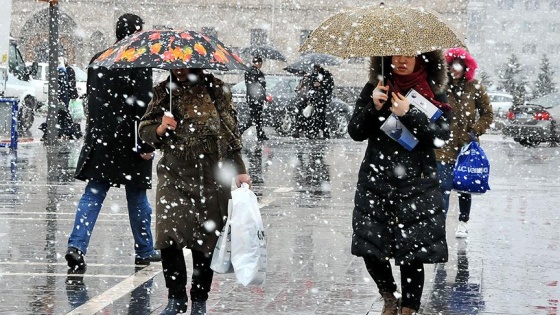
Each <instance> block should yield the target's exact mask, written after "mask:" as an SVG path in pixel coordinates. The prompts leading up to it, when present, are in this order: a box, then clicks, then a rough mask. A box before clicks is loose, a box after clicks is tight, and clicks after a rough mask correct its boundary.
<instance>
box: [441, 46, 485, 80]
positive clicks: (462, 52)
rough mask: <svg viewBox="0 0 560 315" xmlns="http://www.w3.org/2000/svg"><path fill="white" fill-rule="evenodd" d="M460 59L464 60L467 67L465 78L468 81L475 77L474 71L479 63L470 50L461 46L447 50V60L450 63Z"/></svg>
mask: <svg viewBox="0 0 560 315" xmlns="http://www.w3.org/2000/svg"><path fill="white" fill-rule="evenodd" d="M455 59H458V60H460V61H461V62H463V66H464V67H465V68H466V69H465V74H464V75H465V79H467V81H472V80H473V79H474V73H475V71H476V68H477V67H478V65H477V64H476V61H475V60H474V58H473V57H472V56H471V54H469V52H468V51H467V50H466V49H464V48H461V47H455V48H451V49H449V50H447V51H446V52H445V61H446V62H447V63H448V64H450V63H452V62H453V60H455Z"/></svg>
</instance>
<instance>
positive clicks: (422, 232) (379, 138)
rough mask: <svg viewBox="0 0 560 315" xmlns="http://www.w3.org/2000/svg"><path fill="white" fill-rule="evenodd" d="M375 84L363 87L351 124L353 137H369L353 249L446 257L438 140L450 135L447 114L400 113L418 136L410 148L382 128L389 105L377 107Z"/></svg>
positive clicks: (401, 256) (400, 260)
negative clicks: (432, 119)
mask: <svg viewBox="0 0 560 315" xmlns="http://www.w3.org/2000/svg"><path fill="white" fill-rule="evenodd" d="M373 90H374V85H373V84H371V83H367V84H366V86H365V87H364V88H363V90H362V92H361V94H360V97H359V99H358V101H357V102H356V107H355V109H354V114H353V116H352V119H351V121H350V124H349V126H348V133H349V134H350V136H351V137H352V139H354V140H356V141H364V140H368V147H367V150H366V154H365V157H364V159H363V161H362V164H361V166H360V171H359V175H358V185H357V190H356V194H355V207H354V212H353V218H352V226H353V231H354V233H353V235H352V254H354V255H357V256H375V257H377V258H378V259H381V260H385V259H389V258H395V262H396V264H397V265H400V264H404V263H408V262H411V261H412V260H415V261H420V262H423V263H437V262H445V261H447V243H446V240H445V213H444V212H443V207H442V195H441V193H440V190H439V178H438V175H437V174H438V173H437V166H436V159H435V153H434V147H435V145H434V140H435V139H436V138H439V139H442V140H446V139H448V138H449V127H448V124H447V119H446V118H445V117H446V115H443V116H442V117H440V119H439V120H438V121H436V123H430V124H428V123H427V117H426V116H425V114H423V113H422V112H420V111H419V110H417V109H413V108H411V110H409V111H408V112H407V113H406V114H405V115H404V116H402V117H400V118H399V120H400V121H401V122H402V123H403V125H405V126H406V127H407V128H408V129H409V130H410V131H411V132H413V133H414V134H415V136H416V138H418V140H419V143H418V144H417V146H416V147H415V148H414V149H413V150H412V151H407V150H406V149H405V148H404V147H402V146H401V145H400V144H398V143H397V142H396V141H394V140H393V139H391V138H389V137H388V136H387V135H386V134H385V133H384V132H383V131H382V130H381V129H380V127H381V125H382V124H383V120H384V119H383V118H387V117H389V115H390V111H389V109H388V108H387V106H385V107H384V108H382V109H381V111H377V110H375V106H374V104H373V100H372V98H371V95H372V93H373ZM441 97H443V98H444V99H443V101H446V98H445V96H443V95H441V96H438V97H436V99H438V98H439V99H438V100H442V99H441ZM390 102H391V99H389V100H388V101H387V104H390ZM446 114H447V113H446ZM441 142H443V141H441ZM436 143H438V142H437V141H436ZM441 144H443V143H441Z"/></svg>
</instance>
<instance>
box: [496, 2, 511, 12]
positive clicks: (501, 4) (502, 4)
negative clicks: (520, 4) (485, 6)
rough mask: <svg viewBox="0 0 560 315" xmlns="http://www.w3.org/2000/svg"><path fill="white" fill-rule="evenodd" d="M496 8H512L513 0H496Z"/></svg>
mask: <svg viewBox="0 0 560 315" xmlns="http://www.w3.org/2000/svg"><path fill="white" fill-rule="evenodd" d="M498 9H502V10H513V0H498Z"/></svg>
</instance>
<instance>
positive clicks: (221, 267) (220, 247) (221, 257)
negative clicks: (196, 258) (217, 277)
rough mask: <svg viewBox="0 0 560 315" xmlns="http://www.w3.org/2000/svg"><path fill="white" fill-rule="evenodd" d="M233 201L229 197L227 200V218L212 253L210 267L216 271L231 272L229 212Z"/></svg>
mask: <svg viewBox="0 0 560 315" xmlns="http://www.w3.org/2000/svg"><path fill="white" fill-rule="evenodd" d="M232 207H233V203H232V201H231V199H230V200H229V201H228V219H227V221H226V224H225V225H224V228H223V229H222V231H221V232H220V237H219V238H218V243H216V247H215V248H214V253H213V254H212V262H211V263H210V268H212V270H214V271H215V272H217V273H233V265H232V264H231V213H232Z"/></svg>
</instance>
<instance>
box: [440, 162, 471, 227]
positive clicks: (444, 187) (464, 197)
mask: <svg viewBox="0 0 560 315" xmlns="http://www.w3.org/2000/svg"><path fill="white" fill-rule="evenodd" d="M437 168H438V173H439V174H438V175H439V180H440V182H441V184H440V186H439V187H440V190H441V194H442V195H443V210H444V211H445V213H446V214H447V210H449V195H450V194H451V190H452V189H453V169H454V168H455V165H454V164H452V163H444V162H441V161H438V162H437ZM471 204H472V196H471V194H467V193H459V221H463V222H469V217H470V214H471Z"/></svg>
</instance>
